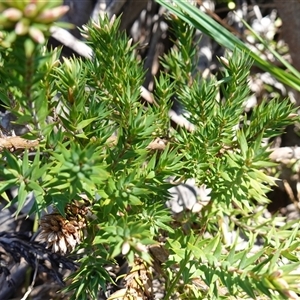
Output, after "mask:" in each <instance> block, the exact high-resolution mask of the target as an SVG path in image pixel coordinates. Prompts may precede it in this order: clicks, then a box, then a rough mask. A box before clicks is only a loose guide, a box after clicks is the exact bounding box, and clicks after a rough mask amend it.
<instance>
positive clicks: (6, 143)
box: [0, 136, 39, 152]
mask: <svg viewBox="0 0 300 300" xmlns="http://www.w3.org/2000/svg"><path fill="white" fill-rule="evenodd" d="M38 145H39V140H27V139H23V138H21V137H20V136H7V137H1V138H0V152H1V151H3V150H4V149H7V150H9V151H11V152H13V151H15V150H18V149H31V148H34V147H36V146H38Z"/></svg>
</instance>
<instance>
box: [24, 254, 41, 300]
mask: <svg viewBox="0 0 300 300" xmlns="http://www.w3.org/2000/svg"><path fill="white" fill-rule="evenodd" d="M37 271H38V260H37V258H35V268H34V273H33V278H32V281H31V284H30V286H29V287H28V289H27V291H26V293H25V294H24V296H23V297H22V299H21V300H26V299H27V298H28V296H29V295H30V293H31V292H32V290H33V287H34V284H35V280H36V275H37Z"/></svg>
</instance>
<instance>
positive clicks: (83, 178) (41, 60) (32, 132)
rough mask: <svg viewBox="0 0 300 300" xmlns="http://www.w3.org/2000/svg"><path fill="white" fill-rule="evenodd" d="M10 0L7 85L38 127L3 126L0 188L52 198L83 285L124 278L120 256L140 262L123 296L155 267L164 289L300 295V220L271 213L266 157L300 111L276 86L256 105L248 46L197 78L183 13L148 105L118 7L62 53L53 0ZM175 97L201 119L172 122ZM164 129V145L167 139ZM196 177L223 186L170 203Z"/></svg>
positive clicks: (59, 233) (76, 295) (40, 202)
mask: <svg viewBox="0 0 300 300" xmlns="http://www.w3.org/2000/svg"><path fill="white" fill-rule="evenodd" d="M3 3H4V4H1V9H2V16H1V20H0V24H1V26H2V30H3V39H2V44H1V52H0V53H1V70H0V80H1V87H0V95H1V100H2V101H3V102H4V103H5V105H6V108H7V109H8V110H9V111H10V112H11V113H13V114H14V115H15V117H16V121H15V122H16V123H17V124H21V125H23V126H25V127H26V128H27V133H26V134H24V135H23V136H22V137H18V136H17V137H12V136H9V135H4V136H3V137H2V138H1V139H2V145H0V149H1V153H0V159H1V160H0V162H1V168H0V178H1V182H0V193H1V194H2V195H3V196H4V197H5V192H6V191H7V190H8V189H9V188H10V187H12V186H17V187H18V195H17V196H16V198H15V199H13V200H12V201H11V202H10V203H9V204H14V203H16V204H17V212H20V211H21V210H22V207H23V205H24V202H25V199H26V196H27V195H28V194H29V193H30V192H33V193H34V196H35V198H34V199H35V200H34V203H33V206H32V209H31V213H34V214H36V215H37V216H41V213H42V211H43V209H45V208H46V207H49V206H50V207H53V209H54V212H53V213H52V214H50V215H46V216H44V217H42V218H41V221H40V225H41V229H42V236H43V238H44V240H45V242H46V243H47V244H48V247H52V249H53V251H60V252H61V253H62V254H64V253H65V252H67V251H78V253H79V256H80V258H79V260H78V262H79V264H80V267H79V269H78V271H77V272H75V273H74V274H73V275H72V276H71V277H70V280H71V283H70V285H69V286H68V287H67V290H68V291H72V293H73V294H72V296H71V298H72V299H96V298H97V294H98V293H99V289H100V288H102V289H104V290H105V289H106V285H107V283H108V282H110V281H112V278H111V277H110V274H109V273H108V271H107V269H106V268H105V267H106V266H109V265H113V264H115V259H116V257H118V256H120V255H121V256H124V257H125V258H126V260H127V261H128V263H129V265H130V266H131V267H132V269H131V273H130V274H129V275H127V277H126V278H127V281H126V284H125V288H124V289H123V290H121V291H119V295H121V296H122V297H123V298H124V299H138V296H140V297H144V298H141V299H146V298H147V297H150V296H149V294H151V291H150V290H149V286H147V284H149V282H150V285H151V273H152V271H153V272H154V273H155V274H156V276H158V278H160V279H161V280H162V284H164V285H165V286H164V289H165V291H166V295H165V299H175V298H180V299H207V298H208V299H221V298H224V299H228V298H229V297H230V296H235V297H240V298H249V297H251V298H257V297H259V296H261V295H266V296H267V297H269V298H272V299H282V298H283V297H284V298H288V297H292V296H293V295H294V291H297V289H298V280H299V275H297V274H294V273H293V272H294V271H295V270H296V269H297V267H298V264H299V254H298V249H299V245H300V239H299V233H298V226H296V223H287V224H285V225H284V226H279V225H278V222H277V221H278V220H277V218H276V217H273V218H270V219H268V218H266V217H264V214H263V212H264V210H263V208H264V207H265V206H266V204H267V203H268V199H267V197H266V192H268V191H269V190H270V187H271V186H272V185H274V179H273V178H271V177H269V176H268V175H267V174H266V168H268V167H271V166H273V165H274V163H272V162H271V161H270V159H269V152H268V151H267V148H268V147H267V146H263V143H262V142H263V140H265V139H269V138H271V137H274V136H277V135H279V134H280V133H281V132H282V131H283V130H284V128H285V126H287V125H289V124H292V123H293V122H294V119H293V117H291V114H292V113H293V112H294V111H293V108H292V106H291V105H290V104H289V101H288V100H276V99H274V100H272V101H270V102H268V103H267V102H264V103H262V104H260V105H259V106H258V107H256V108H255V109H254V111H253V112H252V114H251V116H250V117H247V115H246V114H245V112H244V109H243V103H244V101H245V100H246V99H247V97H248V96H249V88H248V84H247V80H248V74H249V69H250V67H251V65H252V61H251V59H250V58H249V56H248V55H247V54H246V53H243V52H240V51H237V50H236V51H234V53H233V54H232V56H231V57H230V58H228V60H226V59H224V58H223V59H221V60H220V61H221V62H222V63H223V66H224V73H223V76H222V79H221V80H219V81H217V80H216V79H215V78H214V77H211V78H210V79H206V80H203V79H202V78H201V74H199V75H197V76H195V77H192V76H191V74H193V66H194V65H195V63H196V61H195V60H196V56H195V54H196V53H195V45H194V44H193V41H192V40H193V38H192V37H193V32H194V29H193V27H191V26H189V25H187V24H186V23H184V22H183V21H181V20H180V19H177V18H173V19H172V20H171V23H172V25H173V30H174V31H175V36H176V37H177V40H176V45H177V47H176V50H172V51H171V52H170V53H169V54H168V55H167V56H165V57H164V58H163V59H162V62H163V66H164V68H165V71H164V72H162V73H161V75H160V77H159V78H158V79H157V80H156V87H155V93H154V95H153V97H154V100H155V101H154V102H153V103H152V104H149V105H145V104H144V103H143V102H142V101H141V89H140V87H141V86H142V84H143V80H144V73H145V72H144V70H143V64H142V62H140V61H138V60H137V59H136V56H135V49H136V46H135V45H131V42H130V40H129V39H128V38H127V37H126V35H125V34H124V33H121V32H119V30H118V27H119V23H120V19H119V18H118V19H116V20H114V19H113V20H111V21H109V20H107V19H105V20H100V21H99V23H90V24H89V25H88V26H87V27H86V28H85V30H84V34H85V35H86V37H87V43H88V45H89V46H90V47H91V48H92V50H93V57H92V58H91V60H88V59H80V58H71V59H66V58H64V59H61V60H60V58H59V54H60V53H59V50H51V51H48V50H46V48H45V46H44V39H43V38H42V36H43V37H45V36H47V35H48V33H49V31H48V30H49V27H50V25H51V24H52V21H54V19H53V20H50V21H49V23H47V24H45V23H42V22H43V21H41V20H44V19H42V18H39V16H40V15H41V14H43V13H45V10H46V9H52V8H51V7H50V8H48V7H47V6H43V5H42V3H47V2H43V1H38V2H37V3H38V4H36V5H37V7H35V6H34V5H33V6H29V4H27V1H18V2H17V1H16V2H11V1H4V2H3ZM14 3H15V4H14ZM20 3H21V4H20ZM31 4H32V3H31ZM39 5H40V6H39ZM11 6H13V7H11ZM11 8H13V9H14V10H11ZM30 9H31V11H34V9H36V10H35V11H34V13H32V14H30V13H28V11H30ZM3 10H4V11H6V13H3ZM18 11H19V12H20V13H17V12H18ZM62 11H63V10H62ZM11 12H15V14H14V15H13V16H11V15H10V13H11ZM26 12H27V15H26ZM7 15H8V17H7ZM57 15H58V16H59V14H57ZM20 16H21V17H20ZM19 22H21V23H19ZM18 24H21V25H18ZM22 24H25V25H26V26H27V27H26V26H25V25H24V26H25V27H26V28H25V27H24V26H23V27H24V28H25V29H26V30H25V29H24V28H23V29H24V30H23V31H21V30H20V29H19V30H20V32H19V31H18V30H17V29H18V28H19V27H20V26H22ZM18 26H19V27H18ZM21 29H22V28H21ZM18 33H19V34H18ZM20 33H21V34H20ZM37 36H38V37H40V38H37ZM220 95H221V97H220ZM175 98H176V99H177V101H179V102H180V103H182V104H183V105H184V108H185V109H186V112H187V114H186V117H187V119H188V120H189V121H190V122H191V123H192V124H194V125H195V128H194V129H193V130H189V129H186V128H184V127H181V128H180V127H178V128H176V129H174V128H171V127H170V120H169V116H168V112H169V109H170V107H171V104H172V99H175ZM157 139H158V140H159V141H160V142H161V143H162V144H161V145H163V146H161V147H155V143H153V141H155V140H157ZM32 148H34V149H32ZM189 178H194V179H195V182H196V184H197V185H198V186H202V187H204V188H205V187H206V189H207V190H206V195H207V194H208V193H209V191H211V193H210V195H209V196H210V200H209V201H208V202H206V203H205V204H204V203H203V200H204V199H198V200H199V203H198V204H200V206H198V209H194V210H193V209H191V210H188V209H187V210H184V211H183V212H182V213H181V214H180V215H176V216H174V215H173V214H172V213H171V211H170V210H169V209H167V208H166V205H165V203H166V201H167V199H168V195H169V193H168V189H169V188H171V187H172V186H174V185H177V184H179V183H180V182H185V181H186V180H187V179H189ZM199 207H200V208H199ZM49 224H50V225H49ZM242 237H243V238H242ZM258 238H259V240H260V243H261V247H258V246H257V245H256V242H257V240H258ZM155 249H156V252H155ZM151 265H153V266H154V269H155V270H153V269H152V267H151ZM133 292H135V293H136V294H135V295H136V296H134V295H133ZM129 294H131V297H133V298H130V296H129ZM126 297H127V298H126ZM134 297H136V298H134ZM112 298H113V297H112Z"/></svg>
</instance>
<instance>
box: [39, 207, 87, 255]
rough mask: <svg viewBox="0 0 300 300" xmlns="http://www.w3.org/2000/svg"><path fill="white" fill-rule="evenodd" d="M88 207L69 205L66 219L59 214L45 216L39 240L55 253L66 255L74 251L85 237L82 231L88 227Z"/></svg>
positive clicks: (41, 224) (41, 223)
mask: <svg viewBox="0 0 300 300" xmlns="http://www.w3.org/2000/svg"><path fill="white" fill-rule="evenodd" d="M86 214H87V208H86V207H78V206H76V205H73V204H71V205H67V207H66V217H63V216H62V215H61V214H59V213H58V212H54V213H52V214H48V215H45V216H43V217H42V218H41V220H40V227H41V230H42V231H41V233H40V235H39V238H40V239H41V241H44V242H46V243H47V248H50V247H52V251H53V252H60V253H62V254H65V253H66V252H68V251H73V250H74V249H75V247H76V245H77V244H79V243H80V240H81V237H82V236H83V234H82V230H83V228H85V227H86V218H85V215H86Z"/></svg>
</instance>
